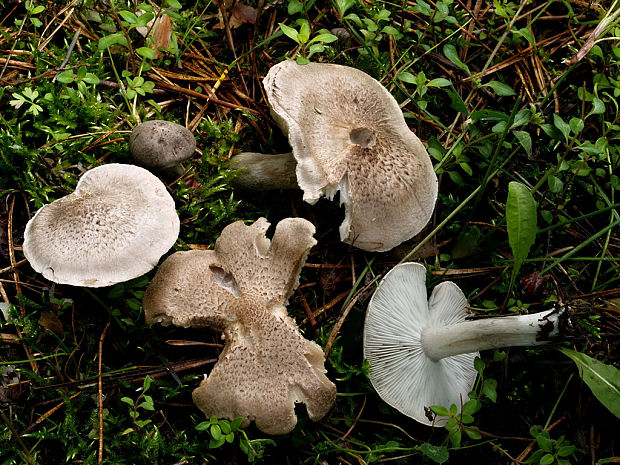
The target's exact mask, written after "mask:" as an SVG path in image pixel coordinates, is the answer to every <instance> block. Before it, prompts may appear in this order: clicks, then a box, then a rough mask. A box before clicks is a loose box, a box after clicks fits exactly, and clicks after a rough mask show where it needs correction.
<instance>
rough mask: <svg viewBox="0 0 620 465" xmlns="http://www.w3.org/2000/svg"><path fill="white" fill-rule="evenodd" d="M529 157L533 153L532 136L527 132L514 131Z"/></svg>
mask: <svg viewBox="0 0 620 465" xmlns="http://www.w3.org/2000/svg"><path fill="white" fill-rule="evenodd" d="M512 133H513V134H514V135H515V137H516V138H517V140H518V141H519V144H521V147H523V149H524V150H525V153H527V154H528V156H529V155H530V154H531V153H532V136H530V133H529V132H526V131H512Z"/></svg>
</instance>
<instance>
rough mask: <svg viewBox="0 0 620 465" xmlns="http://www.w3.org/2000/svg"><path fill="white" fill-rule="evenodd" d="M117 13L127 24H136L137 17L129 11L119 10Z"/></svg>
mask: <svg viewBox="0 0 620 465" xmlns="http://www.w3.org/2000/svg"><path fill="white" fill-rule="evenodd" d="M118 14H119V15H120V16H122V18H123V19H124V20H125V21H127V22H128V23H129V24H136V23H137V22H138V17H137V16H136V15H135V13H133V12H131V11H127V10H120V11H119V12H118Z"/></svg>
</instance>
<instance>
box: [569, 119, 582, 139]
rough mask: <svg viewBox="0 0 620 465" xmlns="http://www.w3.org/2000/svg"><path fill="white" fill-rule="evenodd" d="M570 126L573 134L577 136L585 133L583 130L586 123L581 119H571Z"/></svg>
mask: <svg viewBox="0 0 620 465" xmlns="http://www.w3.org/2000/svg"><path fill="white" fill-rule="evenodd" d="M568 125H569V127H570V130H571V131H573V134H575V135H577V134H579V133H580V132H581V131H583V128H584V123H583V120H582V119H581V118H574V117H573V118H571V119H570V121H569V122H568Z"/></svg>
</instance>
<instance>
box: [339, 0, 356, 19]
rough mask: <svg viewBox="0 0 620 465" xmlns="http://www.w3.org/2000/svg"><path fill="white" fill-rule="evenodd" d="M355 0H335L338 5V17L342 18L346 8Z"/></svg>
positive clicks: (353, 3)
mask: <svg viewBox="0 0 620 465" xmlns="http://www.w3.org/2000/svg"><path fill="white" fill-rule="evenodd" d="M355 3H356V1H355V0H336V5H338V12H339V13H340V17H341V18H342V17H343V16H344V15H345V13H346V12H347V10H348V9H349V8H351V7H352V6H353V5H355Z"/></svg>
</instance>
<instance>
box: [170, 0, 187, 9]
mask: <svg viewBox="0 0 620 465" xmlns="http://www.w3.org/2000/svg"><path fill="white" fill-rule="evenodd" d="M166 5H168V6H169V7H170V8H174V9H175V10H180V9H181V8H183V5H181V3H179V1H178V0H166Z"/></svg>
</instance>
